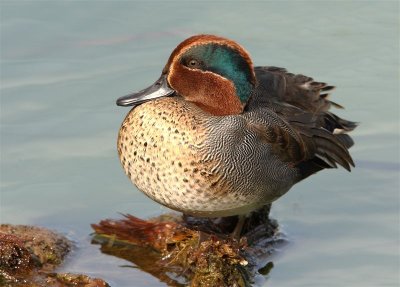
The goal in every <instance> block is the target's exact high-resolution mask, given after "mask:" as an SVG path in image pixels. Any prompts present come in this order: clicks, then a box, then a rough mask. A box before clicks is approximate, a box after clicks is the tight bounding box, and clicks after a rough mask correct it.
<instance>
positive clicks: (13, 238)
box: [0, 224, 108, 287]
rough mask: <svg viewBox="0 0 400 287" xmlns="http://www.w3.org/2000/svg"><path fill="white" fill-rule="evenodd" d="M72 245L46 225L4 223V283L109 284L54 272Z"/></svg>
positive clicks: (0, 279) (0, 246)
mask: <svg viewBox="0 0 400 287" xmlns="http://www.w3.org/2000/svg"><path fill="white" fill-rule="evenodd" d="M71 248H72V244H71V242H70V241H69V240H68V239H67V238H66V237H65V236H62V235H60V234H57V233H55V232H53V231H50V230H48V229H45V228H41V227H34V226H26V225H10V224H2V225H0V286H18V287H25V286H33V287H42V286H57V287H64V286H65V287H66V286H82V287H83V286H85V287H95V286H98V287H103V286H104V287H105V286H108V285H107V283H105V282H104V281H103V280H101V279H96V278H95V279H93V278H90V277H88V276H86V275H76V274H69V273H62V274H61V273H54V270H55V268H56V267H57V266H59V265H60V264H61V263H62V262H63V260H64V258H65V256H66V255H67V254H68V253H69V251H70V250H71Z"/></svg>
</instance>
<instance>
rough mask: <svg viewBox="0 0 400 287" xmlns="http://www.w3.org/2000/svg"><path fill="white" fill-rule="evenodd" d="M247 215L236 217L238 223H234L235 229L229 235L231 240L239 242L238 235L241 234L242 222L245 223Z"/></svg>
mask: <svg viewBox="0 0 400 287" xmlns="http://www.w3.org/2000/svg"><path fill="white" fill-rule="evenodd" d="M246 218H247V215H243V214H242V215H238V222H237V223H236V226H235V229H234V230H233V232H232V233H231V238H232V239H235V240H237V241H240V235H241V234H242V229H243V225H244V222H245V221H246Z"/></svg>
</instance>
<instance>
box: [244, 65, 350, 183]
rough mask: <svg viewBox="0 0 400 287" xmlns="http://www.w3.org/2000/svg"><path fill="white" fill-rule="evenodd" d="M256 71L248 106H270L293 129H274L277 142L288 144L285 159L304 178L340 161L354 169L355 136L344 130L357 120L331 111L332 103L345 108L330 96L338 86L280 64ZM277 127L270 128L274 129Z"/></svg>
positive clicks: (282, 154) (256, 68)
mask: <svg viewBox="0 0 400 287" xmlns="http://www.w3.org/2000/svg"><path fill="white" fill-rule="evenodd" d="M255 72H256V77H257V81H258V85H257V88H256V90H255V92H254V94H253V95H252V97H251V100H250V101H249V103H248V105H247V107H246V110H247V111H251V110H254V109H259V108H260V107H268V108H269V109H270V110H271V111H273V112H274V113H276V115H277V116H278V117H279V118H280V119H282V120H283V121H285V122H286V123H287V125H288V126H289V127H290V129H291V130H292V131H293V133H294V134H293V133H292V134H289V133H288V132H287V130H280V131H276V130H275V131H274V133H275V134H277V135H280V138H278V137H275V138H274V140H275V142H276V144H277V145H279V146H281V147H282V146H285V147H284V148H282V149H281V152H280V155H281V157H282V159H283V160H285V161H292V162H293V163H294V164H295V165H296V166H297V167H298V168H299V171H300V173H301V174H302V178H305V177H307V176H309V175H311V174H313V173H315V172H317V171H319V170H321V169H323V168H335V167H337V164H338V165H341V166H343V167H344V168H345V169H347V170H349V171H350V168H351V166H354V162H353V160H352V158H351V156H350V154H349V152H348V148H350V147H351V146H352V145H353V140H352V139H351V138H350V136H348V135H347V134H345V133H344V132H349V131H351V130H353V129H354V128H355V127H356V126H357V123H355V122H351V121H347V120H344V119H341V118H339V117H338V116H336V115H335V114H333V113H331V112H330V111H329V109H330V107H332V106H333V107H336V108H342V106H340V105H339V104H336V103H334V102H332V101H330V100H329V99H328V96H329V94H328V93H329V92H331V91H332V90H333V89H334V87H333V86H331V85H327V84H326V83H321V82H316V81H314V80H313V79H312V78H311V77H307V76H304V75H295V74H292V73H288V72H287V71H286V70H285V69H283V68H278V67H255ZM276 128H277V127H269V128H267V129H268V130H269V133H271V130H274V129H276ZM278 129H279V127H278ZM338 131H339V132H340V133H338ZM285 133H286V136H283V134H285ZM281 139H285V140H284V141H283V143H282V142H281V143H279V140H281ZM274 140H272V142H273V141H274ZM288 144H289V145H290V146H289V145H288Z"/></svg>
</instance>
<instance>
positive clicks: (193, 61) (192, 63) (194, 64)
mask: <svg viewBox="0 0 400 287" xmlns="http://www.w3.org/2000/svg"><path fill="white" fill-rule="evenodd" d="M187 66H188V67H189V68H198V67H200V62H199V61H197V60H196V59H190V60H189V61H188V62H187Z"/></svg>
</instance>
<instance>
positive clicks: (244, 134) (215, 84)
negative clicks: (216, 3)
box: [117, 35, 356, 217]
mask: <svg viewBox="0 0 400 287" xmlns="http://www.w3.org/2000/svg"><path fill="white" fill-rule="evenodd" d="M333 88H334V87H333V86H330V85H327V84H325V83H320V82H316V81H314V80H313V79H312V78H310V77H307V76H304V75H299V74H298V75H296V74H292V73H289V72H287V71H286V70H285V69H283V68H277V67H270V66H263V67H253V64H252V61H251V59H250V56H249V54H248V52H247V51H246V50H245V49H244V48H242V47H241V46H240V45H239V44H237V43H236V42H234V41H232V40H229V39H226V38H222V37H218V36H214V35H196V36H193V37H190V38H188V39H186V40H185V41H183V42H182V43H180V44H179V45H178V46H177V47H176V48H175V50H174V51H173V52H172V54H171V56H170V57H169V60H168V62H167V64H166V66H165V67H164V69H163V70H162V73H161V76H160V78H159V79H158V80H157V81H156V82H155V83H154V84H153V85H151V86H150V87H148V88H146V89H144V90H141V91H139V92H136V93H133V94H130V95H127V96H124V97H121V98H119V99H118V100H117V104H118V105H120V106H133V108H132V109H131V111H130V112H129V113H128V115H127V116H126V118H125V120H124V121H123V123H122V126H121V128H120V131H119V136H118V153H119V157H120V160H121V163H122V166H123V168H124V170H125V172H126V174H127V175H128V177H129V178H130V179H131V181H132V182H133V183H134V184H135V185H136V186H137V188H138V189H139V190H141V191H142V192H144V193H145V194H146V195H147V196H149V197H150V198H151V199H153V200H155V201H156V202H158V203H160V204H162V205H164V206H167V207H169V208H171V209H174V210H177V211H181V212H183V213H185V214H189V215H193V216H200V217H225V216H231V215H243V214H247V213H249V212H251V211H254V210H256V209H258V208H260V207H262V206H263V205H265V204H268V203H271V202H273V201H274V200H276V199H278V198H279V197H281V196H282V195H283V194H285V193H286V192H287V191H288V190H289V189H290V188H291V187H292V186H293V185H294V184H296V183H297V182H299V181H301V180H303V179H305V178H307V177H308V176H310V175H312V174H314V173H316V172H318V171H320V170H322V169H327V168H336V167H337V166H338V165H340V166H342V167H344V168H345V169H347V170H349V171H350V169H351V167H352V166H354V163H353V160H352V158H351V156H350V154H349V152H348V149H349V148H350V147H351V146H352V145H353V141H352V139H351V138H350V136H349V135H348V134H347V132H349V131H351V130H353V129H354V128H355V127H356V123H354V122H351V121H348V120H344V119H341V118H340V117H338V116H337V115H335V114H333V113H332V112H331V111H330V108H331V107H337V108H341V106H340V105H338V104H336V103H334V102H332V101H330V100H329V98H328V93H329V92H331V90H332V89H333Z"/></svg>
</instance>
